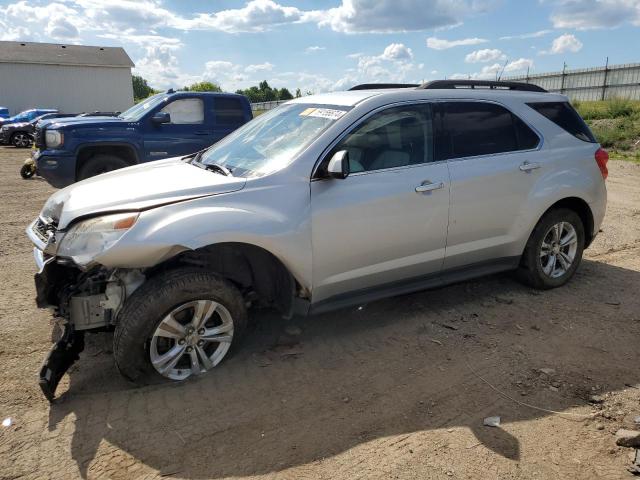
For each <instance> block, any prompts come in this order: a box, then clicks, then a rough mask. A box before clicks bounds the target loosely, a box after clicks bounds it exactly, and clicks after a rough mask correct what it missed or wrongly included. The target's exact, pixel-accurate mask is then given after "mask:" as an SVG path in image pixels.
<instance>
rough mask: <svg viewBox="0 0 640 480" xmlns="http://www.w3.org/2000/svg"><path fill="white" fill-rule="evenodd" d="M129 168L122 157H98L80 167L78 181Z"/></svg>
mask: <svg viewBox="0 0 640 480" xmlns="http://www.w3.org/2000/svg"><path fill="white" fill-rule="evenodd" d="M128 166H129V164H128V163H127V162H126V161H124V160H123V159H122V158H120V157H115V156H113V155H96V156H94V157H91V158H90V159H89V160H87V161H86V162H84V164H83V165H82V166H81V167H80V170H79V171H78V181H80V180H85V179H87V178H91V177H95V176H96V175H100V174H101V173H107V172H111V171H113V170H118V169H119V168H124V167H128Z"/></svg>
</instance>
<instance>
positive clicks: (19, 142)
mask: <svg viewBox="0 0 640 480" xmlns="http://www.w3.org/2000/svg"><path fill="white" fill-rule="evenodd" d="M13 144H14V145H15V146H16V147H18V148H27V147H28V146H29V145H31V139H30V138H29V135H27V134H26V133H16V134H15V136H14V137H13Z"/></svg>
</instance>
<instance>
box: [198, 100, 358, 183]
mask: <svg viewBox="0 0 640 480" xmlns="http://www.w3.org/2000/svg"><path fill="white" fill-rule="evenodd" d="M349 109H350V107H344V106H331V105H311V104H302V103H292V104H285V105H282V106H280V107H278V108H276V109H274V110H271V111H270V112H267V113H265V114H262V115H260V116H259V117H257V118H255V119H254V120H252V121H250V122H249V123H247V124H246V125H245V126H244V127H241V128H240V129H238V130H236V131H235V132H234V133H232V134H231V135H229V136H228V137H226V138H225V139H224V140H222V141H220V142H218V143H216V144H215V145H213V146H212V147H211V148H209V149H208V150H207V151H206V152H204V153H203V154H202V158H201V162H202V163H204V164H217V165H221V166H223V167H226V168H228V169H229V170H231V173H232V174H233V175H234V176H236V177H237V176H241V177H260V176H263V175H267V174H269V173H273V172H275V171H278V170H281V169H282V168H284V167H286V166H287V165H289V163H291V161H292V160H293V159H294V158H295V156H296V155H297V154H298V153H300V152H301V151H302V150H304V149H305V148H306V147H307V146H308V145H309V144H311V142H313V140H315V139H316V138H317V137H318V136H319V135H320V134H321V133H322V132H323V131H324V130H325V129H326V128H328V127H329V125H331V124H332V123H334V122H335V121H336V120H337V119H339V118H340V117H341V116H343V115H344V114H345V113H346V112H347V111H348V110H349Z"/></svg>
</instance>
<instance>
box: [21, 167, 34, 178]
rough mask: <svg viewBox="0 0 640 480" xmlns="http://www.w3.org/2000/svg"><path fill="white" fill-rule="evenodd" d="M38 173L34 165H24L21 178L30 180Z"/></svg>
mask: <svg viewBox="0 0 640 480" xmlns="http://www.w3.org/2000/svg"><path fill="white" fill-rule="evenodd" d="M35 173H36V167H35V166H34V165H29V164H24V165H22V168H21V169H20V176H21V177H22V178H24V179H25V180H28V179H30V178H31V177H33V175H34V174H35Z"/></svg>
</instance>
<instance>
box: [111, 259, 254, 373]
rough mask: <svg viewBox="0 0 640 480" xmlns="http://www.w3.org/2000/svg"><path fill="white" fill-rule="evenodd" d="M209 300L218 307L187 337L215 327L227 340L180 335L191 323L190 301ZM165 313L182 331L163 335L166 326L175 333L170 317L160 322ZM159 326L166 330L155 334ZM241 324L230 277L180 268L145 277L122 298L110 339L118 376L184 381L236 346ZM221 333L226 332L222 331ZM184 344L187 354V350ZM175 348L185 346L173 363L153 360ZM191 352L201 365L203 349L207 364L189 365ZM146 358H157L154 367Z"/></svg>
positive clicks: (243, 315) (239, 301)
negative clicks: (227, 278) (123, 301)
mask: <svg viewBox="0 0 640 480" xmlns="http://www.w3.org/2000/svg"><path fill="white" fill-rule="evenodd" d="M211 301H213V302H215V304H217V305H218V306H216V307H215V310H214V311H213V313H212V314H211V315H203V317H205V318H208V319H209V320H206V321H205V322H204V323H203V324H202V327H203V328H202V329H199V330H198V331H197V332H194V333H193V334H191V335H187V337H189V336H192V335H195V334H200V333H202V332H201V330H205V329H206V332H213V329H219V330H221V332H216V333H218V335H217V337H222V336H226V337H228V336H229V335H230V336H231V339H230V341H229V340H225V341H224V342H216V341H207V342H205V341H204V340H202V339H200V337H195V339H194V338H193V337H192V338H187V337H185V336H184V334H185V333H188V328H191V323H189V321H190V319H191V320H193V318H194V317H195V313H196V310H195V309H196V308H197V307H192V306H190V305H191V304H192V303H196V302H200V303H204V302H211ZM185 305H186V306H185ZM198 305H199V303H198ZM177 310H179V311H178V313H175V312H176V311H177ZM224 312H226V313H224ZM169 314H172V316H171V319H173V320H174V321H175V322H178V323H179V324H180V325H179V326H180V327H183V330H182V332H181V333H180V334H179V335H175V338H166V336H165V333H168V332H169V331H170V330H171V332H170V334H171V335H172V336H173V335H174V334H175V333H176V332H177V330H176V329H175V328H176V327H175V325H176V324H175V323H173V322H171V323H170V324H169V326H168V327H167V326H166V324H165V322H166V321H171V319H169V318H170V317H169ZM227 314H228V315H230V318H231V322H232V327H231V328H232V329H231V331H230V332H229V330H228V328H227V329H226V330H225V329H224V328H223V327H224V326H225V325H227V324H228V322H227V323H225V319H226V321H228V319H229V317H228V316H227ZM168 319H169V320H168ZM161 325H163V328H166V330H163V332H165V333H163V334H162V335H160V336H158V335H156V334H157V333H158V331H160V330H161V329H160V327H161ZM246 325H247V310H246V307H245V303H244V299H243V298H242V295H241V294H240V292H239V291H238V289H237V288H236V287H235V286H234V285H232V284H231V283H230V282H228V281H226V280H224V279H222V278H220V277H218V276H217V275H215V274H213V273H209V272H207V271H204V270H200V269H194V268H180V269H176V270H172V271H168V272H166V273H163V274H160V275H158V276H156V277H153V278H151V279H149V280H148V281H147V282H145V283H144V284H143V285H142V286H141V287H139V288H138V289H137V290H136V291H135V292H134V293H133V295H131V297H130V298H129V299H127V300H126V302H125V304H124V307H123V308H122V310H121V312H120V315H119V318H118V323H117V325H116V328H115V333H114V338H113V352H114V357H115V362H116V366H117V368H118V370H119V371H120V373H121V374H122V375H123V376H124V377H126V378H128V379H129V380H131V381H133V382H135V383H137V384H139V385H147V384H152V383H157V382H159V381H163V380H164V381H167V380H178V381H180V380H185V379H186V378H188V377H190V376H193V375H197V374H200V373H204V371H205V370H206V371H209V370H210V368H213V367H215V366H216V365H217V364H218V363H219V362H220V361H221V360H223V358H225V357H226V356H228V352H229V351H231V350H233V349H235V347H236V346H237V345H238V342H239V341H240V338H241V337H242V333H243V332H244V330H245V327H246ZM169 327H170V328H169ZM225 328H226V327H225ZM206 332H205V333H203V337H202V338H205V336H206ZM222 332H226V335H225V333H222ZM209 335H210V336H209V338H213V337H214V336H215V335H213V333H210V334H209ZM178 338H179V339H178ZM185 338H186V340H185ZM178 342H183V343H184V345H182V347H180V345H179V344H178ZM201 344H202V345H201ZM192 345H193V346H192ZM190 346H191V347H190ZM189 347H190V348H191V350H192V353H188V349H189ZM180 348H184V349H185V351H184V352H183V353H179V356H180V358H179V359H178V361H177V363H175V364H174V366H169V363H170V362H164V363H163V362H160V361H159V360H161V358H162V357H163V355H164V354H166V353H168V352H169V351H170V350H174V349H175V350H179V349H180ZM193 352H195V357H196V358H198V360H199V365H200V367H202V368H204V364H205V362H204V360H203V357H202V352H204V353H206V354H207V358H209V361H210V364H208V365H207V366H206V369H200V368H198V369H195V368H193V367H192V366H191V363H190V362H191V361H192V360H193V355H194V353H193ZM208 355H211V356H210V357H209V356H208ZM175 356H178V355H175ZM175 356H174V357H175ZM152 358H155V360H156V361H158V363H157V364H158V369H157V368H156V367H154V365H153V364H152ZM162 367H165V368H166V371H165V374H161V373H160V370H161V369H162ZM187 370H189V371H187ZM194 370H195V371H194Z"/></svg>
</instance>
